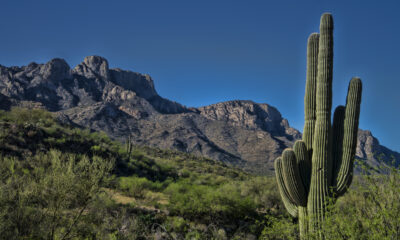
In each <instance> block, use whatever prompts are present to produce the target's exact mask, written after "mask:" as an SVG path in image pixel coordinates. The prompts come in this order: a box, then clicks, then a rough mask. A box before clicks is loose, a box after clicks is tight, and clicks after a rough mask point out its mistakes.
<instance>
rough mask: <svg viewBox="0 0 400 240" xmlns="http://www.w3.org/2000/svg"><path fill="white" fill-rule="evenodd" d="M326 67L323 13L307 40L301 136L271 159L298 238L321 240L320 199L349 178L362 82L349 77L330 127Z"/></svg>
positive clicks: (328, 50)
mask: <svg viewBox="0 0 400 240" xmlns="http://www.w3.org/2000/svg"><path fill="white" fill-rule="evenodd" d="M332 70H333V18H332V15H331V14H329V13H325V14H323V15H322V17H321V23H320V34H318V33H313V34H311V35H310V37H309V38H308V44H307V79H306V92H305V97H304V113H305V114H304V115H305V124H304V133H303V140H299V141H296V143H295V144H294V147H293V150H292V149H286V150H285V151H284V152H283V154H282V157H280V158H278V159H277V160H275V169H276V171H275V173H276V178H277V181H278V186H279V191H280V193H281V196H282V199H283V202H284V205H285V207H286V209H287V210H288V211H289V213H290V214H291V215H292V216H297V217H298V218H299V228H300V237H301V238H302V239H305V238H307V235H308V232H314V233H316V234H317V236H318V237H320V238H321V239H323V233H321V232H320V227H321V224H322V223H323V220H324V214H325V211H326V207H325V206H326V202H327V200H328V198H330V197H335V198H337V197H339V196H341V195H343V194H344V193H345V192H346V190H347V188H348V187H349V185H350V184H351V181H352V176H353V164H354V155H355V148H356V144H357V131H358V120H359V116H360V104H361V89H362V84H361V80H360V79H359V78H356V77H355V78H352V79H351V81H350V84H349V89H348V93H347V99H346V105H345V106H338V107H337V108H336V110H335V113H334V119H333V125H332V124H331V108H332ZM296 211H297V212H296Z"/></svg>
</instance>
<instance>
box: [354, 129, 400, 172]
mask: <svg viewBox="0 0 400 240" xmlns="http://www.w3.org/2000/svg"><path fill="white" fill-rule="evenodd" d="M356 156H357V157H358V158H360V159H365V160H367V163H368V164H369V165H370V166H372V167H378V166H380V165H381V164H382V163H384V164H387V165H394V166H396V167H398V166H399V164H400V153H398V152H395V151H392V150H390V149H388V148H387V147H385V146H382V145H380V144H379V141H378V139H376V138H375V137H374V136H373V135H372V133H371V132H370V131H368V130H361V129H360V130H358V139H357V150H356Z"/></svg>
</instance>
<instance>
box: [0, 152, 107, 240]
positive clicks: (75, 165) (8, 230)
mask: <svg viewBox="0 0 400 240" xmlns="http://www.w3.org/2000/svg"><path fill="white" fill-rule="evenodd" d="M25 160H26V161H23V160H17V159H15V158H8V157H1V158H0V172H1V175H0V176H1V179H0V236H1V237H2V238H3V239H24V238H26V239H69V238H71V236H77V235H85V233H84V232H85V231H87V227H83V226H82V221H83V219H84V218H85V217H84V215H86V214H85V213H86V212H87V211H88V209H90V208H91V204H92V203H94V202H95V200H96V198H97V197H98V195H99V193H100V190H101V187H102V186H103V185H104V184H105V183H106V182H107V180H108V175H109V173H110V172H111V170H112V168H113V162H112V161H109V160H105V159H102V158H100V157H96V156H94V157H92V158H90V159H89V158H88V157H86V156H84V155H74V154H62V153H61V152H59V151H55V150H52V151H50V152H48V153H47V154H38V155H36V156H34V157H31V158H27V159H25Z"/></svg>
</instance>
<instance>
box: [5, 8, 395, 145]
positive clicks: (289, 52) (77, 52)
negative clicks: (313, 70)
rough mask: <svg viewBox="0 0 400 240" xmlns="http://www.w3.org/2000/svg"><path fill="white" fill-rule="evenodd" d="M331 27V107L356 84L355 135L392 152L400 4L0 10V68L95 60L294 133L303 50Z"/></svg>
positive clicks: (196, 101)
mask: <svg viewBox="0 0 400 240" xmlns="http://www.w3.org/2000/svg"><path fill="white" fill-rule="evenodd" d="M326 11H329V12H331V13H332V14H333V16H334V20H335V52H334V53H335V57H334V89H333V91H334V92H333V94H334V106H336V105H338V104H343V103H344V102H345V94H346V90H347V84H348V81H349V80H350V78H351V77H352V76H353V75H356V76H359V77H361V78H362V80H363V83H364V91H363V100H362V108H361V119H360V127H361V128H363V129H370V130H371V131H372V132H373V134H374V135H375V136H377V137H378V138H379V139H380V141H381V143H382V144H384V145H386V146H388V147H390V148H392V149H394V150H397V151H400V143H399V141H400V140H399V138H400V93H399V90H400V77H399V76H400V57H399V56H400V18H399V12H400V1H398V0H393V1H386V0H385V1H367V0H363V1H349V0H348V1H340V0H336V1H332V0H329V1H328V0H323V1H321V0H315V1H298V0H293V1H287V0H281V1H266V0H258V1H257V0H254V1H252V0H249V1H243V0H242V1H234V0H211V1H209V0H202V1H189V0H181V1H175V0H160V1H155V0H154V1H153V0H141V1H99V0H97V1H90V0H85V1H82V0H73V1H72V0H70V1H54V0H52V1H40V0H38V1H31V0H26V1H20V0H13V1H2V5H1V14H0V29H1V37H0V64H2V65H5V66H11V65H26V64H28V63H29V62H32V61H36V62H41V63H43V62H47V61H48V60H50V59H51V58H54V57H61V58H64V59H66V60H67V61H68V63H69V64H70V65H71V67H73V66H75V65H76V64H78V63H79V62H81V61H82V59H83V58H84V57H85V56H88V55H101V56H104V57H106V58H107V59H108V60H109V63H110V66H111V67H120V68H123V69H128V70H132V71H137V72H141V73H148V74H150V75H151V76H152V77H153V79H154V82H155V86H156V89H157V91H158V92H159V93H160V95H161V96H163V97H166V98H169V99H172V100H175V101H178V102H180V103H182V104H184V105H187V106H202V105H208V104H211V103H216V102H220V101H226V100H232V99H250V100H253V101H256V102H262V103H268V104H271V105H273V106H275V107H277V108H278V109H279V110H280V111H281V113H282V115H283V116H284V117H285V118H287V119H288V120H289V123H290V124H291V125H292V126H294V127H296V128H297V129H299V130H302V126H303V95H304V85H305V75H306V41H307V37H308V35H309V34H310V33H312V32H315V31H318V25H319V18H320V15H321V14H322V13H323V12H326Z"/></svg>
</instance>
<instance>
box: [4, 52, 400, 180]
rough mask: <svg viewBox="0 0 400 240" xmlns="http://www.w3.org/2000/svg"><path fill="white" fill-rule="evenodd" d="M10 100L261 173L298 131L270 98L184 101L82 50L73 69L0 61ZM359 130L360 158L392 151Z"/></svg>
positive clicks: (8, 103)
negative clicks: (190, 104) (266, 100)
mask: <svg viewBox="0 0 400 240" xmlns="http://www.w3.org/2000/svg"><path fill="white" fill-rule="evenodd" d="M11 106H24V107H41V108H45V109H48V110H50V111H53V112H56V114H57V116H58V117H59V119H60V120H61V121H64V122H67V123H70V124H76V125H79V126H82V127H88V128H91V129H94V130H101V131H105V132H106V133H107V134H109V135H110V136H111V137H113V138H115V139H118V140H121V141H123V140H125V139H126V138H127V137H128V136H129V135H131V136H133V139H134V141H135V143H136V144H140V145H149V146H156V147H160V148H169V149H177V150H180V151H184V152H190V153H194V154H199V155H203V156H207V157H210V158H213V159H217V160H220V161H224V162H228V163H232V164H236V165H238V166H240V167H243V168H245V169H249V170H252V171H258V172H263V173H265V172H268V171H270V170H272V169H273V160H274V159H275V158H276V157H277V156H279V155H280V153H281V152H282V150H283V149H284V148H286V147H291V146H292V145H293V143H294V141H295V140H296V139H299V138H301V134H300V132H299V131H297V130H296V129H293V128H291V127H290V126H289V123H288V121H287V120H286V119H284V118H282V116H281V114H280V113H279V111H278V110H277V109H276V108H274V107H272V106H270V105H268V104H260V103H254V102H252V101H239V100H237V101H228V102H222V103H217V104H213V105H210V106H205V107H200V108H187V107H185V106H183V105H181V104H179V103H176V102H173V101H170V100H168V99H164V98H162V97H160V96H159V95H158V94H157V91H156V90H155V87H154V82H153V80H152V79H151V77H150V76H149V75H147V74H140V73H136V72H131V71H125V70H121V69H118V68H116V69H110V68H109V66H108V62H107V60H106V59H104V58H102V57H98V56H89V57H86V58H85V59H84V61H83V62H82V63H80V64H78V65H77V66H75V67H74V68H73V69H71V68H70V66H69V65H68V64H67V63H66V62H65V61H64V60H63V59H53V60H51V61H49V62H48V63H46V64H37V63H30V64H29V65H28V66H23V67H4V66H0V108H2V109H8V108H10V107H11ZM359 135H360V137H359V142H358V149H357V155H358V156H359V157H360V158H365V159H367V160H368V161H371V162H373V161H375V160H376V158H375V157H374V156H372V155H371V153H385V154H389V155H390V154H392V153H394V152H390V150H389V149H387V148H385V147H383V146H380V145H379V143H378V142H377V140H376V139H375V138H373V137H372V135H371V134H370V133H369V132H366V131H360V133H359ZM396 154H397V155H396ZM389 155H388V156H389ZM371 156H372V157H371ZM394 156H395V157H396V158H397V159H400V156H399V155H398V153H395V154H394Z"/></svg>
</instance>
